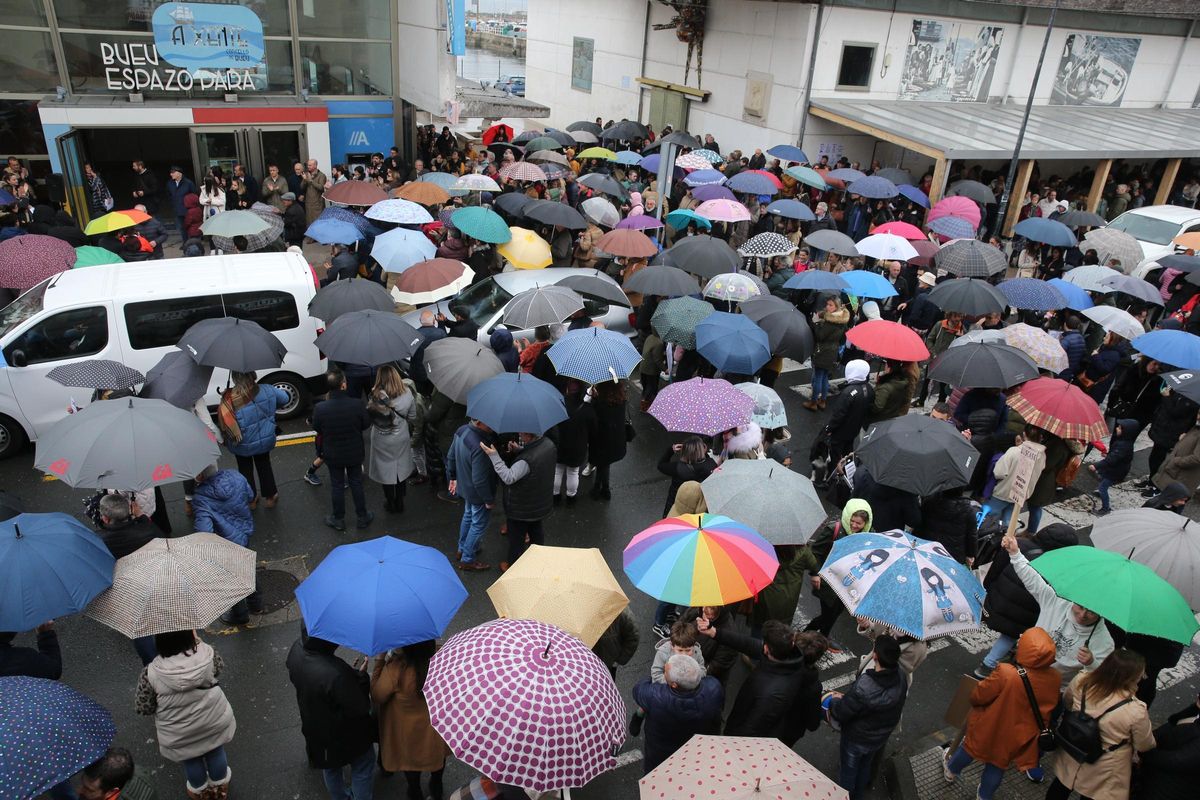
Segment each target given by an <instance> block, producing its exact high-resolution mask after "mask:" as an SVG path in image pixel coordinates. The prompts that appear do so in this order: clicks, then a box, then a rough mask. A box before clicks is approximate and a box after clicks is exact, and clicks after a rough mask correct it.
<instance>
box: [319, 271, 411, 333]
mask: <svg viewBox="0 0 1200 800" xmlns="http://www.w3.org/2000/svg"><path fill="white" fill-rule="evenodd" d="M367 309H371V310H373V311H394V310H395V309H396V301H395V300H393V299H392V296H391V295H390V294H388V290H387V289H384V288H383V287H382V286H381V285H379V284H378V283H376V282H375V281H363V280H348V281H334V282H333V283H330V284H328V285H326V286H322V287H321V288H320V289H318V290H317V293H316V295H314V296H313V299H312V300H309V301H308V313H310V314H312V315H313V316H314V317H316V318H317V319H320V320H324V321H325V322H326V323H329V322H333V321H334V320H335V319H337V318H338V317H340V316H342V315H343V314H349V313H350V312H351V311H365V310H367Z"/></svg>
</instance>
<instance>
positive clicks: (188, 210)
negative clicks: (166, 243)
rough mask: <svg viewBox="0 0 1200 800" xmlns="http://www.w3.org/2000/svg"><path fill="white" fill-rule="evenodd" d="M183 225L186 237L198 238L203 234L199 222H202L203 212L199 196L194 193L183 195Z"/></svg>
mask: <svg viewBox="0 0 1200 800" xmlns="http://www.w3.org/2000/svg"><path fill="white" fill-rule="evenodd" d="M183 209H184V211H183V227H184V230H185V231H186V232H187V236H186V237H185V238H187V239H199V238H200V237H201V236H203V235H204V233H203V231H201V230H200V225H201V223H203V222H204V212H203V211H202V210H201V208H200V196H199V195H196V194H189V195H185V196H184V198H183Z"/></svg>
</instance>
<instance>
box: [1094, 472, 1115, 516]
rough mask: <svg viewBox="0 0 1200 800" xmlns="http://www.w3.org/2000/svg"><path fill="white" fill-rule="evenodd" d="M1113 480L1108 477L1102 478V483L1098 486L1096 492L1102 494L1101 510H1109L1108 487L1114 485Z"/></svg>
mask: <svg viewBox="0 0 1200 800" xmlns="http://www.w3.org/2000/svg"><path fill="white" fill-rule="evenodd" d="M1112 485H1113V482H1112V481H1110V480H1109V479H1108V478H1101V479H1100V485H1099V486H1097V487H1096V494H1098V495H1100V510H1101V511H1109V510H1110V508H1109V505H1108V487H1110V486H1112Z"/></svg>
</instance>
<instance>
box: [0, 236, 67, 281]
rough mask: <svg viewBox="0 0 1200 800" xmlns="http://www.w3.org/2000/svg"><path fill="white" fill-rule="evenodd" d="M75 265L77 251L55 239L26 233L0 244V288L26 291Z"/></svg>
mask: <svg viewBox="0 0 1200 800" xmlns="http://www.w3.org/2000/svg"><path fill="white" fill-rule="evenodd" d="M74 264H75V248H74V247H71V245H69V244H67V243H66V242H64V241H63V240H62V239H56V238H55V237H53V236H42V235H41V234H37V233H27V234H25V235H24V236H13V237H12V238H10V239H5V240H4V241H3V242H0V286H4V287H6V288H9V289H19V290H21V291H24V290H26V289H31V288H33V287H34V286H37V285H38V284H39V283H41V282H42V281H44V280H46V278H49V277H50V276H51V275H57V274H58V273H60V272H62V271H63V270H67V269H70V268H71V267H72V266H73V265H74Z"/></svg>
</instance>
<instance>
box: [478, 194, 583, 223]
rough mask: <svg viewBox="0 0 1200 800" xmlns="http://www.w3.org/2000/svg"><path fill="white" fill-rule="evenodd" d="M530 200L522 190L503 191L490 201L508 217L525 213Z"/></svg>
mask: <svg viewBox="0 0 1200 800" xmlns="http://www.w3.org/2000/svg"><path fill="white" fill-rule="evenodd" d="M532 202H534V199H533V198H532V197H529V196H528V195H526V194H524V193H523V192H505V193H504V194H501V195H499V196H497V197H496V198H495V199H494V200H493V201H492V206H493V207H495V208H498V209H500V210H501V211H503V212H504V213H505V214H508V215H509V216H510V217H522V216H524V215H525V209H526V208H528V207H529V204H530V203H532ZM585 202H586V201H585Z"/></svg>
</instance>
